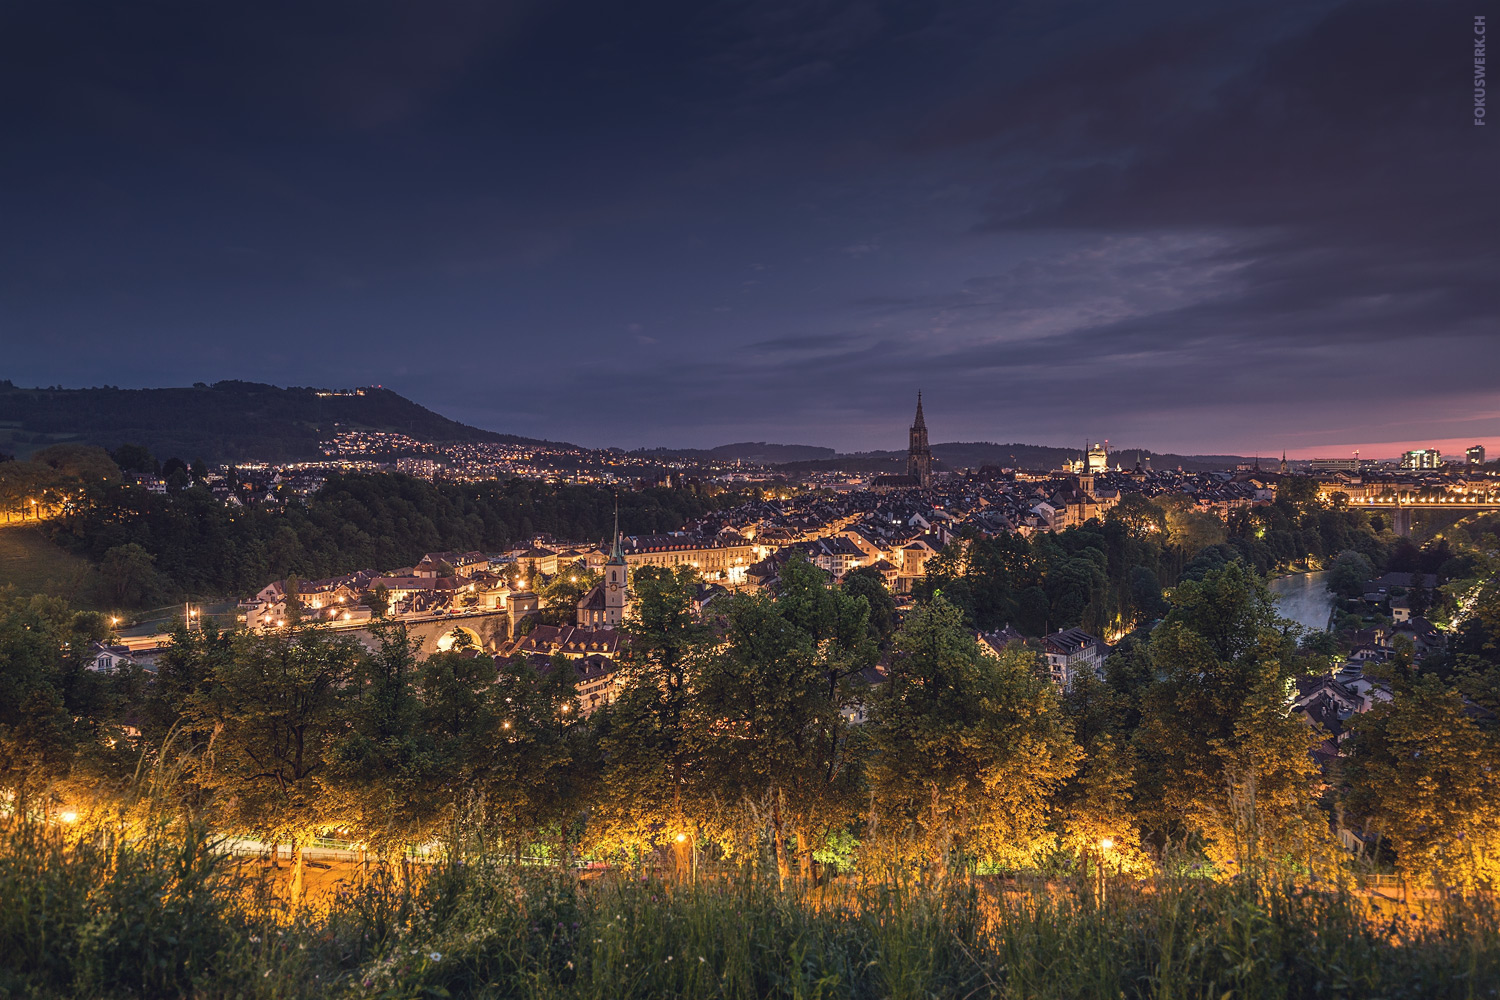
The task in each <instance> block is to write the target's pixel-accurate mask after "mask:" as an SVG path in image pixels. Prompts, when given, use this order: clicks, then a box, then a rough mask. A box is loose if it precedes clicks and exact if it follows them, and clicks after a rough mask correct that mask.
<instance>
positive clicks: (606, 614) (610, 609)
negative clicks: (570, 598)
mask: <svg viewBox="0 0 1500 1000" xmlns="http://www.w3.org/2000/svg"><path fill="white" fill-rule="evenodd" d="M620 540H621V536H620V508H619V507H618V506H616V507H615V543H614V545H613V546H611V547H610V550H609V561H608V562H606V563H605V564H604V576H603V578H602V579H600V581H599V582H598V583H596V584H594V585H593V586H592V587H591V588H589V592H588V593H587V594H584V595H583V597H582V598H580V599H579V601H578V625H579V627H580V628H619V627H620V626H621V625H623V624H624V623H625V612H626V611H628V610H629V608H630V566H629V565H628V564H627V563H626V562H625V550H624V548H623V546H622V545H621V543H620Z"/></svg>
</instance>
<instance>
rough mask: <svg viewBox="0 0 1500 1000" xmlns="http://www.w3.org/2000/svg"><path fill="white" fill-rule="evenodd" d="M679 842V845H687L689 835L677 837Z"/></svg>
mask: <svg viewBox="0 0 1500 1000" xmlns="http://www.w3.org/2000/svg"><path fill="white" fill-rule="evenodd" d="M677 842H678V843H679V844H682V843H686V842H687V834H685V833H679V834H678V835H677Z"/></svg>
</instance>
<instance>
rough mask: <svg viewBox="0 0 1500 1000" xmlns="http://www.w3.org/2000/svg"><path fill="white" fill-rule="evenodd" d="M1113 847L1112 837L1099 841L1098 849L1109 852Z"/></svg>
mask: <svg viewBox="0 0 1500 1000" xmlns="http://www.w3.org/2000/svg"><path fill="white" fill-rule="evenodd" d="M1114 846H1115V839H1114V838H1113V837H1105V838H1104V839H1103V840H1101V841H1099V847H1100V848H1101V849H1103V850H1106V851H1107V850H1110V849H1111V848H1113V847H1114Z"/></svg>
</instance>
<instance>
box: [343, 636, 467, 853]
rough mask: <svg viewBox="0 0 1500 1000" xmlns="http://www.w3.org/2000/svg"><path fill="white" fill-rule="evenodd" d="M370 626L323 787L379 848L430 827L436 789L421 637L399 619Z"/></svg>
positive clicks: (414, 836)
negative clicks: (420, 690) (371, 642)
mask: <svg viewBox="0 0 1500 1000" xmlns="http://www.w3.org/2000/svg"><path fill="white" fill-rule="evenodd" d="M372 632H373V633H374V635H375V638H376V641H377V643H378V646H377V647H376V649H375V650H374V651H372V652H370V653H368V654H366V655H363V656H360V657H358V659H357V661H356V662H355V665H354V669H353V671H352V674H351V677H350V681H351V683H350V686H349V688H348V689H347V690H346V691H345V692H344V694H343V698H342V709H343V719H342V725H341V726H340V728H339V730H338V731H337V732H336V733H335V734H334V735H333V737H332V739H331V742H330V745H329V751H328V764H329V774H330V778H329V779H328V780H327V781H326V782H325V787H328V788H329V789H330V791H332V792H335V793H336V797H337V799H338V801H339V809H340V812H341V814H342V818H343V819H344V821H345V822H347V823H348V824H349V825H351V826H354V827H355V828H356V829H357V830H359V831H360V834H361V839H363V840H365V841H367V842H369V843H371V844H374V845H376V846H378V847H381V848H386V847H390V846H394V845H404V844H407V843H410V842H413V841H415V840H417V839H419V838H421V837H423V836H424V835H426V834H429V833H431V831H432V828H433V826H434V825H435V823H434V819H435V816H436V814H437V813H438V809H439V806H438V803H437V801H435V800H439V799H440V798H441V796H439V795H437V794H436V793H435V790H434V787H433V786H434V784H435V783H436V781H437V772H438V771H439V768H438V759H437V754H436V751H435V748H434V746H433V742H432V738H431V734H430V733H429V732H428V731H426V729H425V728H424V727H423V726H422V712H423V704H422V701H421V700H420V699H419V698H418V696H417V687H416V685H417V679H418V671H419V669H420V667H421V665H422V664H421V661H420V660H419V659H418V656H417V654H418V651H419V650H420V649H421V640H420V639H415V638H413V637H412V636H410V635H409V634H408V633H407V630H406V626H405V625H403V624H401V623H399V622H389V623H386V624H382V625H376V626H373V627H372Z"/></svg>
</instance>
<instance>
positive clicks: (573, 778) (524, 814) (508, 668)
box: [480, 656, 591, 854]
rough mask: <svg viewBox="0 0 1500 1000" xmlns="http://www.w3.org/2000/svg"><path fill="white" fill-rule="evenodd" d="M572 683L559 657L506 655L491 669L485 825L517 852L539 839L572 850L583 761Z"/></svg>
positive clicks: (585, 772) (584, 733) (584, 741)
mask: <svg viewBox="0 0 1500 1000" xmlns="http://www.w3.org/2000/svg"><path fill="white" fill-rule="evenodd" d="M574 677H575V675H574V672H573V666H572V664H571V663H570V662H569V661H568V660H567V658H565V657H563V656H555V657H553V658H552V660H551V662H546V661H541V662H539V663H535V662H533V661H532V660H531V659H530V658H529V657H525V656H513V657H510V658H509V659H508V660H505V661H503V662H502V663H501V664H500V666H499V674H498V677H497V678H496V682H495V697H496V699H497V700H496V701H495V702H494V710H495V715H496V716H497V718H498V721H499V725H498V726H495V727H493V728H490V729H488V736H489V738H490V740H489V745H488V747H487V748H486V749H487V752H486V759H485V761H484V764H483V767H482V769H481V772H480V773H481V787H482V788H483V789H484V794H485V800H486V805H487V807H488V810H489V816H490V818H491V820H492V821H493V822H494V823H496V824H497V825H498V826H499V828H500V829H501V830H502V831H504V832H505V833H507V834H509V835H510V837H511V843H512V846H513V847H514V849H515V850H516V851H518V852H519V851H520V850H522V849H523V848H524V847H526V846H527V845H528V844H530V843H531V842H533V841H535V840H539V839H552V840H554V841H555V843H556V846H558V847H560V848H561V849H562V850H563V851H565V852H567V853H569V854H571V852H572V851H573V849H574V848H575V847H576V842H577V834H578V833H579V831H580V820H581V818H582V814H583V806H584V802H585V788H586V783H587V780H588V777H589V776H590V763H591V761H590V753H589V749H590V738H589V737H590V734H589V727H588V724H587V723H586V722H585V721H584V719H583V717H582V713H581V711H580V707H579V704H578V698H577V689H576V686H575V679H574Z"/></svg>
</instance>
